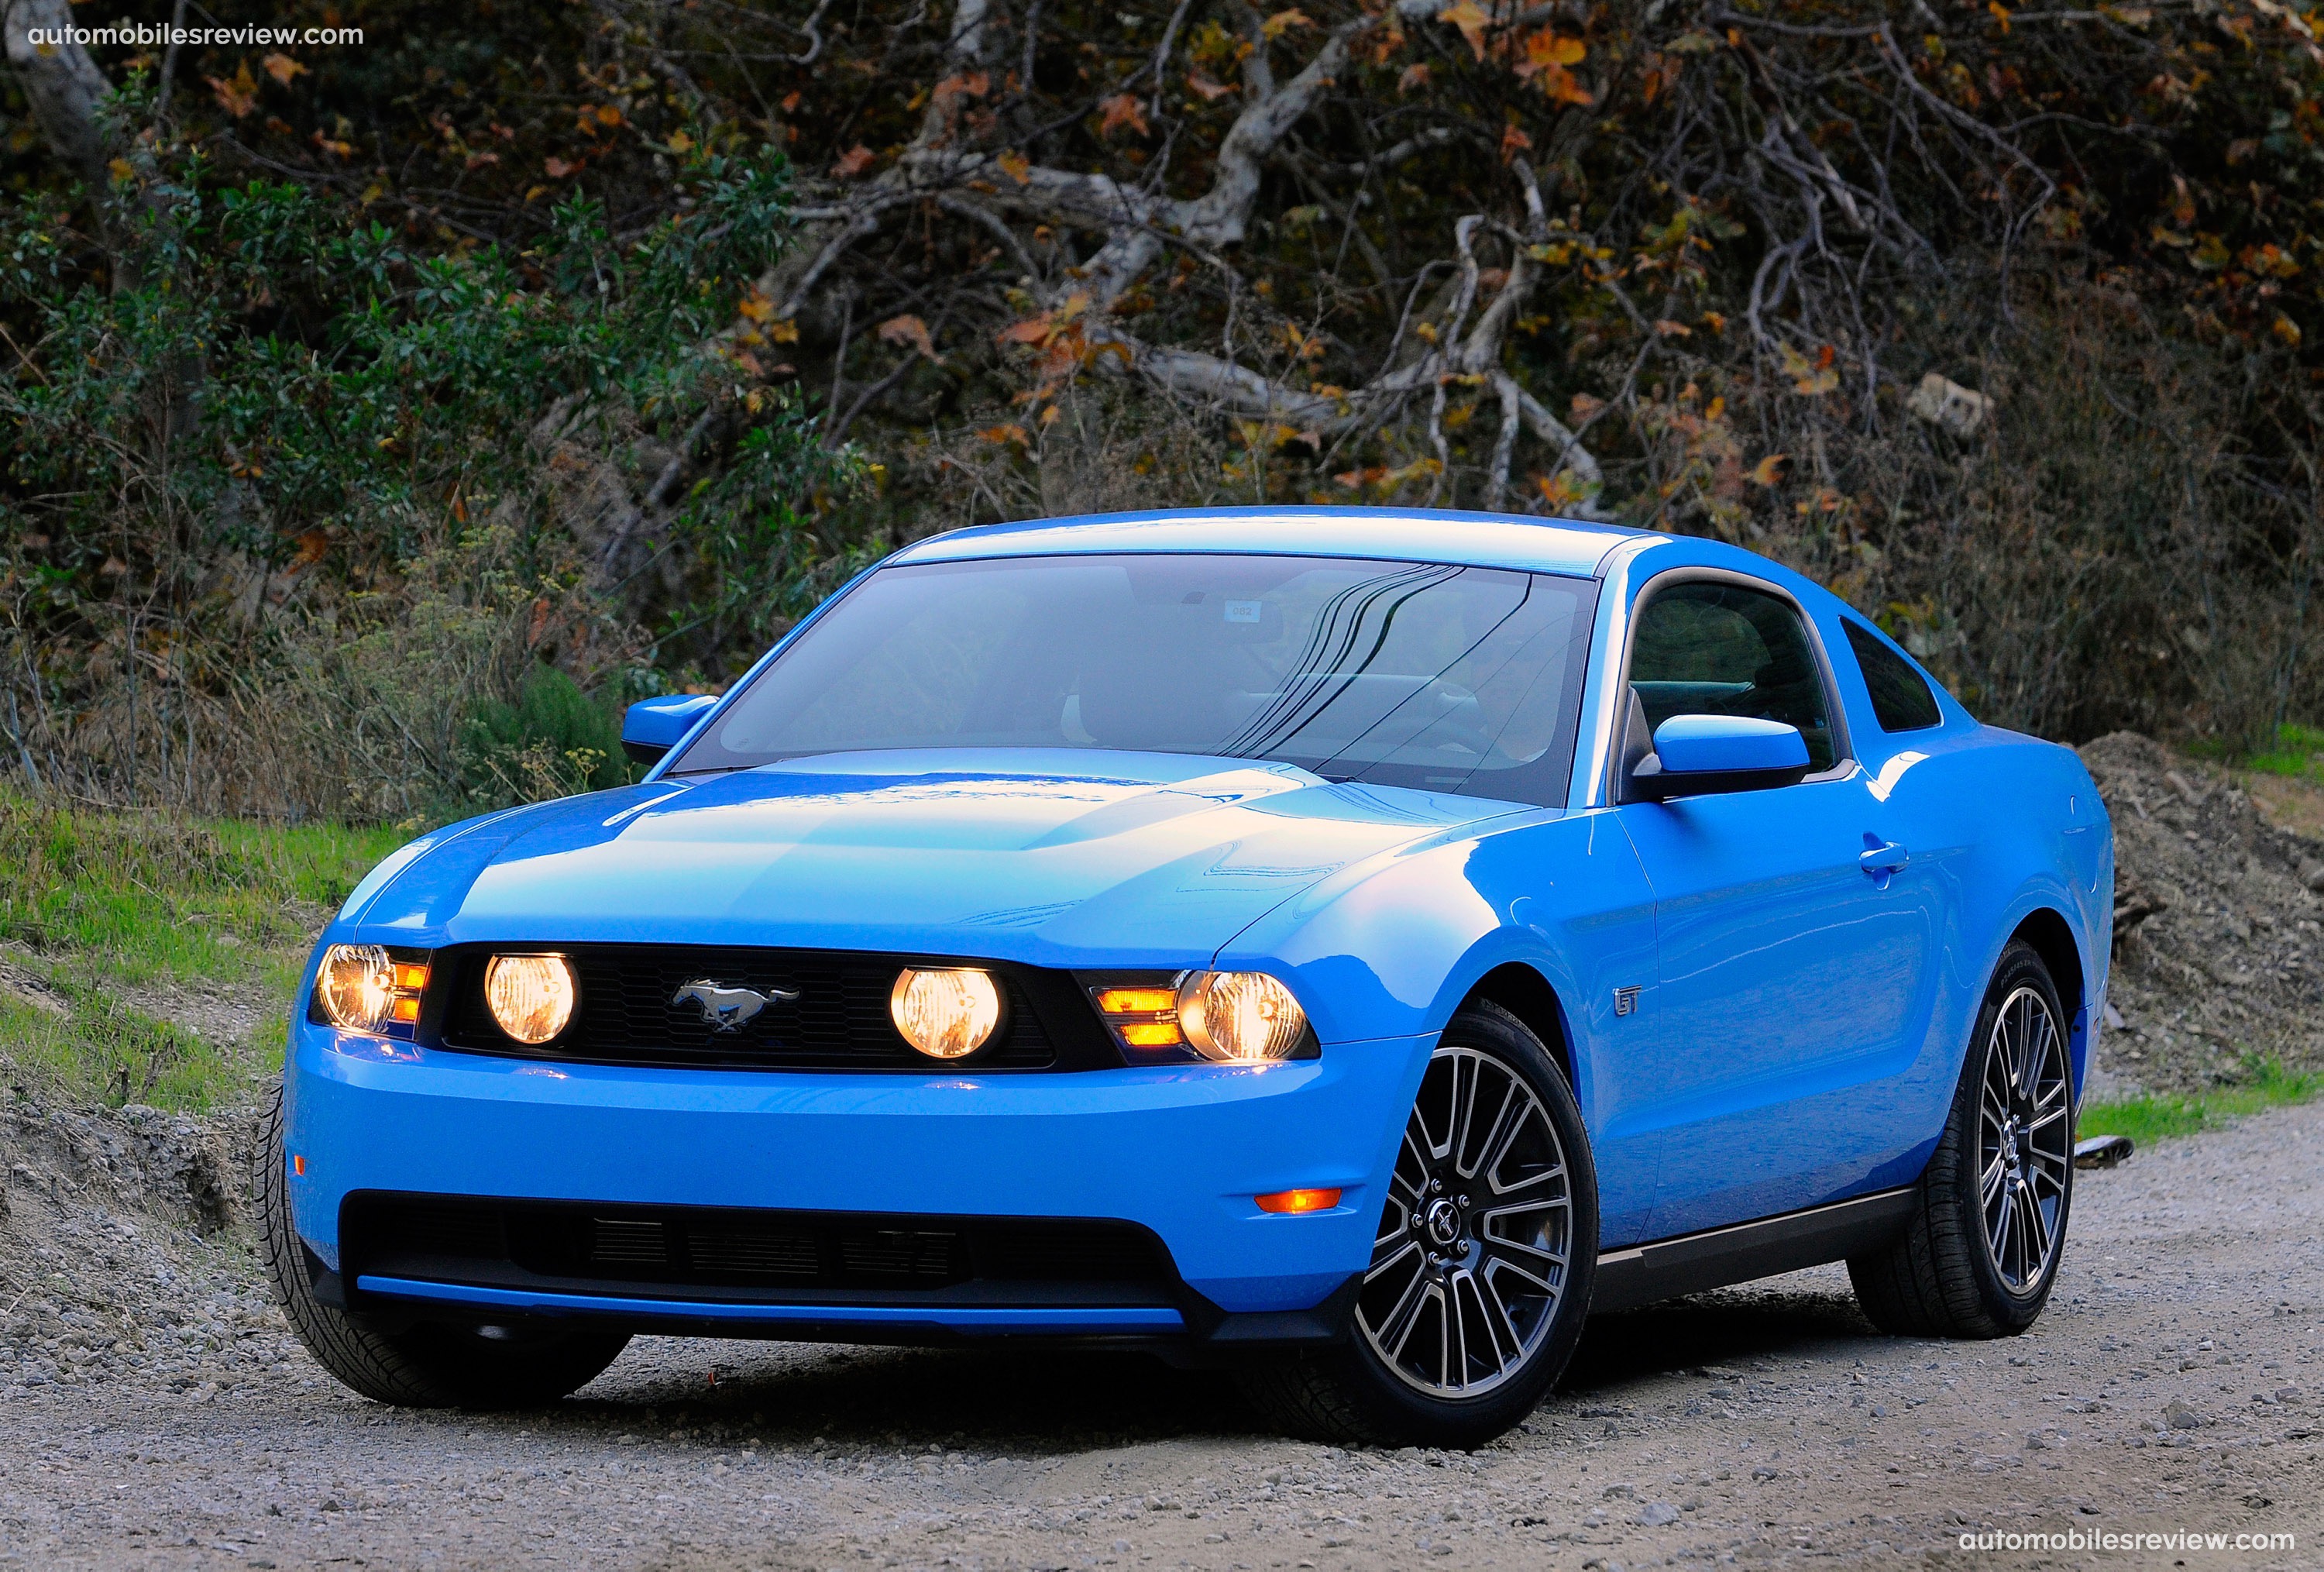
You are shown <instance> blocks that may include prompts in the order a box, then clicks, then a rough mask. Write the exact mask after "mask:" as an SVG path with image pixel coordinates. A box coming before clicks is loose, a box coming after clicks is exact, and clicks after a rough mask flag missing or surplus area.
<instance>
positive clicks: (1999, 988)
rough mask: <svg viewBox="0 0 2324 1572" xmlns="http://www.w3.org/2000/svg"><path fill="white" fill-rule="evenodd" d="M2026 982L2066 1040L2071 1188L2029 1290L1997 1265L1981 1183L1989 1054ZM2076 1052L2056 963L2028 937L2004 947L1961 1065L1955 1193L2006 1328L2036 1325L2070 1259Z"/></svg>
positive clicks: (1980, 1278)
mask: <svg viewBox="0 0 2324 1572" xmlns="http://www.w3.org/2000/svg"><path fill="white" fill-rule="evenodd" d="M2021 987H2030V988H2033V990H2034V991H2035V992H2036V993H2038V994H2041V995H2042V1001H2043V1003H2044V1004H2045V1005H2046V1006H2047V1007H2048V1008H2049V1011H2050V1019H2051V1021H2052V1022H2053V1023H2054V1024H2055V1025H2056V1027H2057V1030H2058V1033H2059V1035H2060V1036H2061V1038H2064V1039H2066V1044H2067V1050H2066V1051H2067V1057H2066V1076H2067V1105H2066V1152H2067V1158H2066V1187H2065V1191H2064V1193H2063V1194H2062V1195H2061V1196H2060V1197H2059V1200H2058V1245H2057V1248H2056V1249H2055V1250H2053V1251H2052V1253H2051V1255H2050V1264H2049V1266H2048V1267H2047V1268H2046V1269H2045V1270H2044V1271H2043V1273H2042V1275H2041V1277H2040V1278H2038V1279H2037V1280H2035V1281H2034V1283H2033V1286H2032V1287H2031V1288H2030V1289H2028V1290H2026V1291H2025V1292H2024V1293H2018V1292H2016V1291H2015V1290H2012V1289H2011V1288H2010V1286H2009V1285H2008V1283H2006V1281H2003V1280H2002V1276H2001V1271H2000V1269H1999V1268H1998V1267H1997V1265H1995V1263H1994V1260H1993V1251H1992V1247H1991V1246H1990V1245H1989V1244H1987V1234H1986V1231H1985V1207H1984V1205H1983V1202H1982V1199H1981V1197H1980V1196H1979V1194H1978V1165H1977V1163H1978V1139H1977V1137H1978V1108H1979V1097H1980V1096H1981V1093H1982V1090H1983V1085H1984V1078H1985V1061H1986V1055H1987V1051H1988V1050H1989V1046H1988V1045H1989V1044H1990V1043H1991V1041H1992V1040H1993V1031H1994V1026H1995V1023H1996V1022H1997V1021H1998V1020H1999V1018H2000V1014H2001V1006H2002V1003H2003V1002H2004V1001H2005V1000H2006V999H2007V998H2008V997H2009V996H2010V995H2011V994H2015V992H2017V990H2018V989H2019V988H2021ZM2073 1074H2074V1068H2073V1054H2072V1039H2071V1036H2070V1022H2068V1020H2067V1017H2066V1012H2065V1009H2064V1006H2063V1005H2062V1004H2061V1002H2060V1000H2059V998H2058V989H2057V985H2056V984H2055V983H2054V982H2052V980H2051V977H2050V968H2049V967H2048V966H2045V965H2044V964H2043V960H2042V957H2041V955H2040V954H2039V953H2038V952H2037V951H2035V950H2034V948H2033V946H2031V945H2029V944H2027V943H2025V942H2024V940H2023V939H2013V940H2012V941H2011V942H2010V944H2009V946H2008V948H2006V949H2004V950H2003V951H2002V952H2001V959H2000V960H1999V961H1998V962H1997V964H1996V965H1995V966H1994V968H1993V980H1992V981H1991V982H1990V983H1988V984H1987V985H1986V990H1985V999H1984V1001H1983V1003H1980V1004H1979V1005H1978V1012H1977V1028H1976V1031H1974V1032H1973V1033H1972V1034H1971V1036H1970V1038H1969V1052H1968V1054H1967V1055H1966V1056H1965V1061H1964V1063H1963V1064H1962V1066H1961V1078H1960V1091H1959V1092H1958V1094H1957V1096H1956V1102H1955V1105H1954V1108H1955V1113H1954V1117H1955V1120H1956V1123H1957V1126H1958V1129H1959V1139H1960V1142H1961V1143H1962V1148H1963V1149H1962V1151H1961V1153H1960V1161H1959V1162H1957V1163H1956V1164H1955V1165H1954V1182H1953V1187H1952V1188H1953V1195H1952V1197H1950V1198H1951V1200H1952V1203H1953V1205H1954V1206H1955V1207H1958V1208H1959V1209H1960V1219H1961V1225H1962V1227H1963V1230H1964V1232H1966V1233H1967V1234H1969V1245H1970V1248H1969V1252H1968V1254H1969V1272H1970V1275H1971V1277H1972V1279H1973V1280H1974V1281H1975V1282H1976V1285H1977V1293H1978V1299H1979V1300H1981V1301H1982V1302H1983V1306H1984V1308H1985V1310H1986V1313H1987V1314H1988V1315H1990V1316H1991V1317H1992V1318H1994V1319H1995V1320H1996V1321H1997V1322H1999V1323H2000V1324H2001V1327H2003V1329H2004V1330H2006V1331H2010V1332H2019V1331H2023V1330H2024V1329H2025V1328H2026V1327H2030V1326H2032V1325H2033V1322H2034V1320H2035V1319H2036V1318H2039V1317H2040V1315H2041V1314H2042V1308H2043V1306H2044V1305H2045V1304H2047V1303H2048V1302H2049V1299H2050V1291H2051V1290H2052V1288H2054V1287H2055V1286H2056V1284H2057V1281H2058V1271H2059V1269H2060V1268H2061V1266H2062V1265H2063V1264H2064V1262H2065V1259H2066V1247H2065V1240H2066V1231H2067V1227H2068V1225H2069V1224H2070V1222H2071V1221H2072V1218H2073V1210H2074V1163H2073V1148H2074V1131H2075V1129H2076V1121H2077V1118H2078V1115H2079V1107H2080V1087H2078V1086H2076V1085H2075V1084H2074V1081H2073Z"/></svg>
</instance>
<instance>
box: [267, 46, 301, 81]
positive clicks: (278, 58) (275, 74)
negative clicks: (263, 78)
mask: <svg viewBox="0 0 2324 1572" xmlns="http://www.w3.org/2000/svg"><path fill="white" fill-rule="evenodd" d="M264 64H265V66H266V74H267V75H268V76H270V77H272V78H273V79H275V80H276V81H278V82H280V83H281V84H282V85H283V86H284V87H286V88H287V87H289V86H290V85H291V78H293V77H295V76H297V75H298V74H299V73H300V71H303V70H305V69H307V68H306V67H305V66H302V65H300V63H299V62H298V61H297V60H292V59H291V57H290V56H289V55H287V54H271V55H268V56H267V57H266V60H265V61H264Z"/></svg>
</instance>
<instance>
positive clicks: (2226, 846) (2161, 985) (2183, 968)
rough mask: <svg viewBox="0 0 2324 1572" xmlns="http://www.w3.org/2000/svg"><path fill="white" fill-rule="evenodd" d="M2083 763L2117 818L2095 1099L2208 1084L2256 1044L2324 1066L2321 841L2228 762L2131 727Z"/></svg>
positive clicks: (2232, 1070) (2226, 1075)
mask: <svg viewBox="0 0 2324 1572" xmlns="http://www.w3.org/2000/svg"><path fill="white" fill-rule="evenodd" d="M2081 754H2082V760H2083V763H2085V764H2087V765H2088V766H2089V772H2090V775H2091V777H2092V779H2094V780H2095V781H2097V782H2098V791H2099V793H2100V795H2102V796H2103V797H2104V798H2105V799H2106V804H2107V812H2108V813H2109V814H2111V815H2112V816H2113V818H2114V832H2115V853H2116V883H2115V957H2116V964H2115V973H2114V984H2113V988H2112V997H2111V999H2110V1001H2109V1003H2112V1005H2113V1006H2114V1010H2115V1013H2116V1016H2117V1017H2118V1019H2119V1024H2116V1022H2114V1021H2109V1022H2108V1028H2109V1030H2108V1031H2107V1034H2106V1037H2105V1040H2104V1044H2103V1047H2102V1049H2101V1052H2100V1069H2101V1074H2102V1076H2103V1077H2105V1078H2104V1079H2102V1080H2100V1081H2098V1082H2097V1083H2096V1084H2095V1086H2094V1090H2095V1091H2096V1092H2097V1094H2098V1095H2099V1096H2107V1095H2109V1094H2119V1093H2121V1092H2123V1091H2127V1090H2130V1089H2134V1088H2144V1089H2146V1090H2150V1091H2157V1092H2190V1091H2199V1090H2202V1089H2204V1088H2205V1087H2215V1086H2219V1085H2223V1084H2227V1083H2231V1082H2234V1081H2236V1080H2239V1079H2241V1078H2243V1077H2245V1076H2246V1074H2247V1073H2248V1072H2247V1069H2246V1063H2245V1060H2246V1057H2247V1056H2249V1055H2252V1054H2264V1055H2272V1056H2274V1057H2276V1058H2280V1059H2282V1060H2283V1061H2284V1062H2285V1064H2287V1065H2289V1066H2292V1067H2295V1068H2324V1012H2319V1009H2318V1005H2319V1003H2324V970H2319V962H2320V961H2324V896H2319V893H2318V890H2319V888H2324V842H2319V841H2317V840H2313V839H2310V838H2308V837H2305V836H2302V835H2301V834H2298V833H2296V832H2295V831H2294V830H2293V829H2292V828H2284V826H2285V825H2286V824H2288V823H2290V822H2291V821H2292V819H2293V818H2294V817H2295V816H2294V815H2293V814H2292V813H2290V812H2286V811H2283V809H2282V806H2279V808H2278V809H2277V811H2276V812H2275V813H2274V814H2273V815H2271V813H2270V812H2268V811H2264V810H2263V807H2262V804H2261V803H2260V802H2259V801H2257V800H2255V798H2254V797H2253V795H2252V793H2251V792H2250V791H2246V789H2245V788H2244V787H2243V786H2242V785H2240V784H2238V783H2237V781H2236V779H2235V778H2234V777H2233V776H2232V775H2230V774H2229V773H2228V772H2226V771H2224V770H2220V769H2218V768H2217V767H2215V766H2211V765H2207V764H2202V763H2197V762H2196V761H2193V760H2190V759H2188V758H2186V757H2184V756H2182V755H2181V754H2174V753H2172V752H2171V751H2170V750H2168V749H2166V748H2164V747H2163V746H2162V745H2161V744H2158V743H2155V742H2153V741H2152V740H2151V739H2149V738H2146V737H2143V736H2138V735H2134V734H2131V733H2128V732H2117V733H2115V734H2114V735H2111V736H2105V737H2100V738H2099V739H2098V741H2096V742H2094V743H2091V744H2089V745H2087V746H2085V747H2084V748H2083V749H2082V750H2081Z"/></svg>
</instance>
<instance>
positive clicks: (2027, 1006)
mask: <svg viewBox="0 0 2324 1572" xmlns="http://www.w3.org/2000/svg"><path fill="white" fill-rule="evenodd" d="M2064 1021H2065V1013H2064V1011H2063V1010H2062V1009H2061V1008H2060V1006H2059V1003H2058V990H2057V987H2056V985H2054V984H2052V982H2051V980H2050V970H2049V967H2048V966H2044V965H2043V961H2042V957H2041V956H2040V954H2039V953H2037V952H2036V951H2035V950H2034V948H2033V946H2031V945H2028V944H2026V943H2024V941H2022V940H2013V941H2012V942H2011V943H2010V945H2009V947H2008V948H2006V949H2004V950H2003V951H2002V952H2001V962H2000V964H1999V965H1998V966H1995V967H1994V972H1993V981H1992V983H1991V984H1990V985H1988V986H1987V989H1986V995H1985V1004H1984V1007H1983V1008H1982V1009H1981V1010H1979V1011H1978V1022H1977V1031H1976V1034H1975V1035H1974V1036H1973V1037H1972V1038H1971V1039H1970V1040H1969V1055H1968V1061H1967V1062H1966V1063H1965V1064H1963V1065H1962V1067H1961V1078H1960V1086H1959V1087H1958V1088H1957V1090H1956V1091H1955V1093H1954V1096H1953V1106H1952V1114H1951V1116H1950V1119H1949V1120H1948V1121H1947V1122H1946V1124H1945V1130H1944V1133H1943V1135H1942V1136H1941V1137H1940V1138H1939V1140H1938V1142H1937V1150H1936V1152H1935V1154H1934V1155H1933V1156H1932V1157H1931V1158H1930V1159H1929V1166H1928V1168H1927V1170H1925V1171H1923V1174H1922V1175H1921V1183H1920V1194H1919V1196H1918V1197H1917V1199H1918V1203H1919V1204H1918V1205H1916V1206H1915V1207H1914V1209H1913V1216H1912V1219H1911V1221H1910V1222H1909V1223H1907V1224H1906V1225H1905V1228H1904V1233H1903V1234H1901V1235H1899V1236H1898V1237H1897V1239H1896V1240H1895V1242H1894V1243H1893V1244H1889V1245H1887V1246H1886V1247H1885V1248H1883V1249H1880V1250H1877V1251H1874V1252H1871V1253H1867V1254H1865V1255H1860V1256H1857V1257H1855V1258H1853V1259H1851V1260H1850V1261H1849V1263H1848V1274H1849V1279H1850V1281H1853V1282H1854V1283H1855V1285H1856V1298H1857V1302H1858V1304H1860V1305H1861V1306H1862V1307H1863V1308H1864V1313H1865V1315H1866V1316H1867V1318H1870V1320H1871V1322H1872V1324H1873V1325H1874V1326H1876V1327H1879V1328H1880V1329H1881V1330H1882V1331H1884V1332H1887V1333H1891V1334H1893V1335H1895V1336H1917V1337H2006V1336H2012V1335H2014V1334H2015V1333H2018V1332H2022V1331H2024V1329H2025V1328H2026V1327H2030V1326H2032V1325H2033V1320H2034V1318H2035V1317H2037V1316H2039V1315H2040V1314H2041V1313H2042V1307H2043V1305H2044V1304H2045V1303H2047V1302H2048V1300H2049V1298H2050V1289H2051V1285H2052V1284H2053V1283H2054V1282H2055V1281H2057V1276H2058V1261H2059V1257H2060V1256H2061V1254H2062V1253H2063V1252H2064V1248H2065V1243H2066V1219H2067V1216H2068V1215H2069V1214H2070V1212H2071V1210H2072V1209H2073V1199H2074V1081H2073V1068H2072V1065H2071V1063H2070V1060H2069V1059H2068V1057H2067V1044H2066V1033H2065V1031H2064V1027H2063V1022H2064Z"/></svg>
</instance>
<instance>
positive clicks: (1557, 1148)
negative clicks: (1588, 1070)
mask: <svg viewBox="0 0 2324 1572" xmlns="http://www.w3.org/2000/svg"><path fill="white" fill-rule="evenodd" d="M1597 1260H1598V1182H1597V1173H1596V1170H1595V1169H1594V1168H1593V1167H1592V1166H1591V1160H1590V1144H1589V1140H1588V1138H1587V1136H1586V1135H1585V1134H1584V1133H1583V1131H1582V1114H1581V1110H1580V1109H1579V1108H1578V1107H1576V1106H1575V1105H1574V1101H1573V1094H1572V1090H1571V1089H1570V1088H1569V1087H1567V1086H1566V1084H1565V1077H1563V1075H1561V1074H1560V1073H1559V1072H1558V1069H1557V1066H1556V1064H1555V1062H1554V1060H1552V1059H1551V1058H1550V1056H1549V1053H1548V1050H1546V1049H1545V1048H1544V1047H1543V1046H1542V1042H1541V1040H1540V1039H1539V1038H1537V1037H1535V1035H1534V1034H1533V1032H1532V1031H1528V1030H1527V1029H1526V1026H1525V1023H1524V1022H1520V1021H1519V1020H1517V1017H1516V1016H1514V1015H1512V1014H1510V1013H1508V1011H1506V1010H1503V1009H1502V1008H1500V1007H1499V1005H1497V1004H1493V1003H1485V1002H1479V1003H1471V1004H1469V1005H1466V1006H1464V1007H1463V1008H1462V1011H1461V1012H1460V1013H1458V1014H1457V1015H1455V1016H1454V1017H1453V1018H1452V1022H1451V1023H1450V1024H1449V1025H1447V1026H1446V1027H1445V1029H1444V1035H1443V1039H1442V1040H1440V1041H1439V1043H1438V1044H1437V1047H1436V1050H1435V1051H1434V1054H1432V1055H1431V1057H1430V1059H1429V1063H1428V1069H1427V1071H1426V1073H1425V1075H1424V1076H1423V1077H1422V1078H1421V1083H1420V1092H1419V1096H1417V1097H1416V1099H1415V1100H1414V1103H1413V1108H1412V1113H1411V1115H1410V1117H1409V1118H1408V1119H1406V1122H1405V1129H1404V1142H1403V1148H1402V1150H1401V1151H1400V1152H1399V1153H1398V1154H1397V1164H1396V1169H1395V1172H1394V1174H1393V1176H1392V1177H1391V1178H1390V1179H1389V1181H1388V1197H1387V1201H1386V1203H1385V1205H1384V1207H1383V1208H1382V1215H1381V1218H1380V1223H1379V1230H1378V1234H1377V1237H1376V1239H1375V1241H1374V1244H1373V1246H1372V1260H1371V1265H1370V1267H1369V1269H1368V1270H1367V1271H1365V1273H1364V1281H1363V1286H1362V1288H1361V1290H1360V1292H1359V1294H1358V1296H1357V1299H1356V1305H1355V1310H1354V1316H1353V1326H1352V1327H1351V1329H1350V1332H1349V1339H1348V1344H1347V1345H1346V1346H1345V1347H1342V1348H1335V1349H1332V1350H1329V1351H1328V1352H1323V1353H1318V1354H1310V1355H1299V1356H1296V1357H1294V1358H1291V1359H1287V1360H1286V1361H1284V1362H1283V1363H1281V1364H1274V1365H1269V1366H1266V1367H1262V1368H1260V1369H1257V1370H1254V1371H1251V1372H1250V1373H1247V1375H1246V1386H1247V1388H1248V1390H1249V1391H1250V1393H1251V1395H1252V1396H1253V1398H1254V1399H1255V1400H1256V1401H1258V1402H1259V1406H1260V1407H1261V1408H1262V1409H1263V1410H1266V1411H1267V1412H1268V1414H1269V1416H1270V1417H1272V1418H1273V1419H1276V1420H1277V1422H1279V1423H1281V1424H1283V1425H1284V1426H1285V1428H1286V1429H1291V1430H1293V1431H1295V1432H1297V1433H1299V1434H1303V1435H1307V1436H1313V1437H1315V1438H1319V1439H1323V1440H1331V1441H1342V1442H1345V1441H1363V1442H1371V1443H1375V1444H1379V1445H1391V1446H1393V1445H1420V1446H1437V1447H1475V1446H1479V1445H1481V1444H1482V1443H1484V1442H1486V1441H1489V1440H1490V1439H1492V1438H1494V1437H1495V1436H1498V1435H1499V1434H1501V1433H1502V1432H1503V1431H1505V1430H1507V1429H1509V1428H1510V1427H1511V1426H1513V1425H1515V1424H1517V1422H1518V1421H1520V1420H1522V1419H1524V1418H1525V1417H1526V1415H1527V1414H1529V1413H1531V1412H1532V1411H1533V1410H1534V1407H1535V1404H1537V1403H1538V1402H1540V1401H1541V1399H1542V1396H1543V1394H1544V1393H1545V1392H1547V1391H1548V1390H1549V1388H1550V1386H1551V1384H1552V1383H1553V1382H1555V1381H1556V1379H1557V1377H1558V1375H1559V1374H1560V1373H1562V1372H1563V1370H1564V1368H1565V1364H1566V1361H1567V1360H1568V1359H1569V1358H1571V1357H1572V1354H1573V1345H1574V1343H1575V1341H1576V1340H1577V1339H1578V1338H1579V1337H1580V1336H1581V1335H1582V1320H1583V1318H1585V1317H1586V1316H1587V1315H1588V1313H1589V1308H1590V1288H1591V1278H1592V1276H1593V1274H1594V1272H1595V1271H1596V1268H1597Z"/></svg>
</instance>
